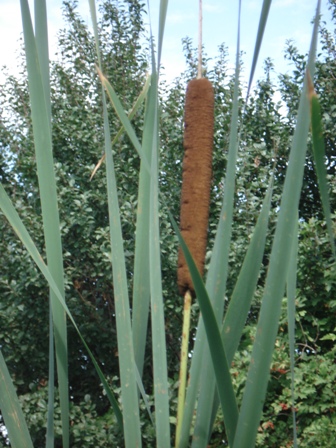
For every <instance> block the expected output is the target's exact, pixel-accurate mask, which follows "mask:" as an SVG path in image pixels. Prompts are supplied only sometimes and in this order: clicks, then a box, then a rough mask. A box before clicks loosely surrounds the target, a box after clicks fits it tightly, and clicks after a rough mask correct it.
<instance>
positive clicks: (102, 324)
mask: <svg viewBox="0 0 336 448" xmlns="http://www.w3.org/2000/svg"><path fill="white" fill-rule="evenodd" d="M329 1H330V8H331V14H332V17H333V20H334V23H335V27H336V1H335V0H329ZM63 13H64V18H65V21H66V28H65V29H64V30H62V31H61V32H60V34H59V51H58V59H57V62H52V63H51V89H52V107H53V111H52V112H53V149H54V157H55V169H56V173H57V181H58V194H59V209H60V216H61V227H62V237H63V249H64V263H65V273H66V298H67V303H68V306H69V308H70V310H71V313H72V314H73V316H74V319H75V320H76V322H77V324H78V326H79V327H80V330H81V332H82V334H83V336H84V338H85V339H86V341H87V343H88V344H89V346H90V347H91V349H92V350H93V353H94V355H95V356H96V359H97V360H98V361H99V363H100V364H101V366H102V369H103V371H104V373H105V375H107V378H108V379H109V381H110V383H111V384H112V385H113V387H114V390H115V391H116V392H118V388H119V381H118V375H119V372H118V352H117V343H116V329H115V316H114V303H113V280H112V273H111V266H110V263H109V257H110V246H109V236H108V216H107V198H106V181H105V170H104V166H102V167H101V168H100V169H99V170H98V172H97V174H96V175H95V177H94V178H93V180H92V181H90V174H91V172H92V170H93V168H94V166H95V165H96V163H97V162H98V160H99V159H100V158H101V156H102V153H103V123H102V107H101V101H100V84H99V81H98V77H97V73H96V70H95V66H94V64H95V51H94V42H93V38H92V35H91V34H90V32H89V31H88V29H87V26H86V24H85V22H84V21H83V20H81V18H80V17H79V15H78V13H77V12H76V2H75V1H64V7H63ZM100 13H101V14H100V38H101V49H102V53H103V63H104V73H105V75H106V76H107V78H108V79H109V80H110V82H111V83H112V85H113V86H114V88H115V90H116V91H117V93H118V95H119V97H120V99H121V101H122V103H123V106H124V108H125V110H126V111H128V110H130V109H131V107H132V105H133V103H134V102H135V100H136V98H137V96H138V95H139V93H140V91H141V89H142V86H143V84H144V82H145V78H146V71H147V70H148V61H147V55H148V41H147V40H146V39H147V37H146V34H145V27H144V14H145V11H144V5H143V4H142V2H141V1H137V0H123V1H118V2H117V1H114V0H107V1H101V2H100ZM334 37H335V33H334V30H327V29H325V28H324V27H323V24H322V27H321V30H320V39H321V42H322V46H321V48H322V50H321V53H320V54H319V56H318V63H317V71H316V79H315V85H316V89H317V92H318V94H319V97H320V101H321V106H322V110H323V121H324V126H325V143H326V151H327V160H326V164H327V170H328V174H329V181H330V197H331V201H332V210H335V205H336V204H335V202H336V180H335V163H336V142H335V138H336V60H335V56H336V45H335V42H334ZM183 51H184V54H185V58H186V70H185V72H184V73H182V74H181V76H179V77H178V78H176V79H175V80H174V81H173V82H172V83H169V84H168V83H167V82H164V81H163V82H162V84H161V98H162V101H161V120H162V122H161V181H160V184H161V189H162V190H163V192H164V194H165V197H167V198H168V199H169V204H168V205H169V207H170V209H171V211H172V212H173V215H174V216H175V218H176V219H178V217H179V201H180V185H181V162H182V157H183V146H182V139H183V106H184V94H185V88H186V83H187V82H188V80H190V79H192V78H193V77H195V75H196V62H197V54H196V50H195V48H194V44H193V42H191V41H190V40H189V39H187V38H186V39H185V40H184V41H183ZM205 51H206V49H205ZM227 51H228V50H227V48H226V47H225V44H223V45H221V46H220V47H219V49H218V55H217V56H216V58H215V60H213V61H209V60H207V58H206V57H205V61H206V66H208V67H206V68H207V71H206V76H207V77H208V78H209V79H210V80H211V81H212V82H213V86H214V89H215V101H216V106H215V115H216V119H215V135H214V167H213V182H212V203H211V213H210V224H209V231H210V238H209V240H210V242H209V250H210V248H211V242H212V241H213V238H214V230H215V228H216V223H217V220H218V215H219V207H220V205H221V197H222V194H223V188H224V174H225V168H226V154H227V149H228V135H229V124H230V111H231V104H232V96H233V79H232V73H231V71H230V70H229V67H228V60H227V59H228V52H227ZM285 57H286V59H288V63H289V72H288V73H287V74H283V75H280V76H278V77H276V75H275V74H274V72H273V67H272V61H271V60H270V59H269V60H266V61H265V63H264V64H265V65H264V67H265V71H264V76H263V78H262V79H260V80H258V82H257V83H256V87H255V90H254V92H253V93H252V95H251V98H250V99H249V101H248V102H247V104H246V103H245V99H244V96H243V94H242V95H241V110H240V118H241V123H242V124H241V142H240V152H239V162H238V170H239V171H238V175H237V185H236V204H235V217H234V224H233V243H232V251H231V254H232V255H231V265H230V273H229V282H228V285H229V289H228V291H227V299H228V300H229V298H230V294H231V290H232V288H233V285H234V283H235V280H236V277H237V274H238V272H239V268H240V264H241V262H242V257H243V255H244V253H245V250H246V247H247V243H248V240H249V236H250V235H251V232H252V230H253V226H254V224H255V221H256V218H257V216H258V213H259V211H260V205H261V201H262V199H263V196H264V193H265V190H266V188H267V184H268V179H269V174H270V172H271V171H272V170H274V172H275V189H274V196H273V211H272V216H271V224H270V230H269V236H271V235H272V229H273V227H274V222H275V221H276V219H277V207H278V206H279V197H280V194H281V191H282V185H283V180H284V175H285V171H286V160H287V156H288V152H289V147H290V141H291V137H292V134H293V130H294V126H295V120H296V111H297V106H298V100H299V92H300V89H301V85H302V81H303V76H304V72H305V61H306V57H305V55H301V54H299V52H298V50H297V49H296V47H295V42H291V41H289V42H288V44H287V47H286V51H285ZM23 61H24V59H23V57H22V59H21V62H22V66H20V70H19V71H18V73H17V74H15V75H12V74H8V76H7V80H6V82H5V83H4V85H2V86H1V91H0V180H1V182H2V183H3V185H4V187H5V189H6V191H7V192H8V193H9V194H10V196H11V198H12V200H13V202H14V204H15V206H16V208H17V210H18V212H19V214H20V216H21V218H22V219H23V221H24V223H25V225H26V226H27V228H28V230H29V231H30V232H31V234H32V235H33V238H34V241H35V242H36V243H37V245H38V247H39V249H40V250H41V252H42V253H44V250H43V231H42V221H41V216H40V202H39V195H38V183H37V176H36V169H35V160H34V148H33V138H32V127H31V118H30V109H29V98H28V89H27V79H26V75H25V67H24V62H23ZM210 62H211V64H210ZM243 63H244V57H242V64H243ZM163 80H164V71H163ZM241 89H242V92H243V90H244V86H243V85H242V86H241ZM276 91H278V92H279V93H280V95H281V99H282V102H283V103H282V104H280V103H276V102H275V100H274V93H275V92H276ZM109 117H110V125H111V129H112V132H113V133H114V135H115V134H116V133H117V131H118V130H119V128H120V124H119V122H118V119H117V117H116V116H115V114H114V111H113V110H112V108H111V110H110V115H109ZM133 125H134V127H135V129H136V130H137V132H138V134H139V135H140V133H141V130H142V126H143V109H140V110H139V111H138V113H137V115H136V116H135V118H134V119H133ZM114 135H112V137H113V136H114ZM309 144H310V143H309ZM114 152H115V164H116V173H117V176H118V179H117V181H118V186H119V198H120V207H121V213H122V224H123V234H124V240H125V251H126V257H127V267H128V272H129V281H130V287H132V270H133V253H134V232H135V213H136V206H137V203H136V202H137V182H138V169H139V158H138V156H137V154H136V152H135V150H134V148H133V147H132V145H131V143H130V142H129V140H128V138H127V137H126V136H125V135H123V136H122V137H121V138H120V140H119V141H118V143H117V144H116V145H115V147H114ZM165 207H166V204H163V205H162V219H161V232H162V240H161V248H162V269H163V281H164V284H163V292H164V299H165V311H166V337H167V348H168V369H169V379H170V385H171V414H172V415H176V395H177V381H178V369H179V363H178V358H179V340H180V333H181V323H182V315H181V313H182V300H181V299H180V298H179V297H178V292H177V286H176V259H177V239H176V237H175V235H174V232H173V231H172V228H171V225H170V222H169V220H168V218H167V214H166V209H165ZM1 223H2V224H1V229H0V253H1V262H0V263H1V278H0V347H1V350H2V352H3V355H4V357H5V359H6V362H7V364H8V366H9V369H10V372H11V375H12V378H13V380H14V383H15V385H16V387H17V391H18V394H19V397H20V400H21V402H22V405H23V408H24V411H25V413H26V415H27V419H28V424H29V428H30V431H31V434H32V439H33V443H34V446H35V447H37V448H39V447H42V446H44V438H45V424H46V400H47V387H46V385H47V378H48V312H49V311H48V310H49V306H48V287H47V284H46V282H45V280H44V279H43V278H42V276H41V275H40V273H39V272H38V271H37V269H36V267H35V266H34V264H33V262H32V261H31V260H30V258H29V256H28V255H27V253H26V251H25V249H24V248H23V247H22V245H21V243H20V242H19V241H18V240H17V238H16V236H15V235H14V233H13V231H12V230H11V228H10V226H9V225H8V224H7V222H6V221H5V220H4V219H1ZM269 248H270V241H269V244H268V248H267V250H266V253H265V256H264V260H263V270H262V273H261V276H260V280H259V284H258V288H257V291H256V294H255V300H254V302H253V306H252V309H251V312H250V316H249V320H248V322H247V326H246V330H245V332H244V337H243V340H242V341H241V345H240V348H239V351H238V353H237V355H236V357H235V360H234V363H233V366H232V372H233V378H234V382H235V386H236V388H237V390H238V394H239V393H240V392H241V391H242V388H243V386H244V378H245V373H246V368H247V366H248V363H249V353H250V349H251V346H252V342H253V335H254V328H255V322H256V319H257V316H258V310H259V304H260V302H259V301H260V296H261V291H262V288H263V281H264V274H265V271H266V270H267V264H268V255H267V254H268V252H269ZM209 255H210V253H208V254H207V260H208V259H209ZM335 286H336V276H335V263H334V262H333V260H332V258H331V250H330V246H329V243H328V240H327V235H326V226H325V223H324V221H323V213H322V209H321V204H320V198H319V193H318V187H317V182H316V176H315V173H314V167H313V162H312V157H311V153H309V156H308V159H307V165H306V170H305V177H304V186H303V191H302V195H301V202H300V237H299V267H298V284H297V300H296V305H297V314H296V349H297V352H296V366H295V374H296V383H295V386H296V394H297V402H296V408H297V426H298V436H299V440H300V443H301V445H300V446H302V447H312V446H316V447H330V446H331V445H330V443H332V441H334V440H335V439H336V398H335V388H336V365H335V357H336V353H335V351H336V350H335V339H336V332H335V326H336V323H335V322H336V319H335V317H336V300H335V297H336V296H335V292H336V288H335ZM283 306H284V308H283V309H284V312H283V319H282V321H281V324H280V328H279V334H278V338H277V342H276V348H275V352H274V359H273V363H272V367H271V372H270V384H269V389H268V390H269V393H268V398H267V401H266V404H265V408H264V416H263V421H262V422H261V425H260V428H259V433H258V445H257V446H263V447H265V446H266V447H274V448H279V447H290V446H292V437H293V436H292V416H291V401H290V372H289V348H288V340H287V339H288V338H287V323H286V302H285V301H284V305H283ZM197 311H198V310H197V306H196V305H193V312H192V318H193V328H195V324H196V322H197ZM193 334H194V329H193V330H192V332H191V340H190V344H191V349H192V343H193V339H192V336H193ZM69 359H70V365H69V374H70V395H71V428H72V433H71V446H72V447H80V448H88V447H92V448H94V447H108V446H110V447H114V446H118V444H119V446H122V441H121V440H120V434H119V433H118V430H117V426H116V425H115V418H114V416H113V413H112V411H111V409H110V406H109V403H108V400H107V398H106V397H105V395H104V393H103V388H102V386H101V385H100V382H99V379H98V377H97V375H96V373H95V370H94V367H93V365H92V364H91V362H90V360H88V358H87V356H86V353H85V351H84V349H83V346H82V343H81V342H80V340H79V338H78V336H77V333H76V332H75V331H74V329H73V328H72V326H71V324H69ZM146 359H147V362H146V365H145V368H144V385H145V388H146V387H147V388H146V390H147V393H149V394H151V392H152V391H151V390H150V389H148V387H149V385H150V384H151V376H152V365H151V360H150V347H148V356H147V358H146ZM150 402H151V400H150ZM0 419H1V416H0ZM0 423H1V420H0ZM58 424H59V423H58ZM143 425H144V428H143V434H144V436H143V437H144V445H145V446H149V447H150V446H154V442H153V436H154V433H153V429H152V427H151V425H150V422H149V421H148V420H147V417H146V413H145V410H143ZM56 431H58V433H59V432H60V426H58V427H57V428H56ZM0 439H1V435H0ZM223 439H225V434H224V428H223V424H222V419H221V417H220V415H219V416H218V418H217V420H216V424H215V428H214V436H213V439H212V441H211V445H210V446H214V447H216V446H220V445H221V444H222V440H223ZM59 440H61V439H59ZM59 443H60V445H59V446H61V442H60V441H59ZM0 446H6V438H5V436H3V437H2V441H1V440H0Z"/></svg>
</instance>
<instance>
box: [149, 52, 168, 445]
mask: <svg viewBox="0 0 336 448" xmlns="http://www.w3.org/2000/svg"><path fill="white" fill-rule="evenodd" d="M153 65H154V60H153ZM152 80H153V82H152V85H151V88H150V91H149V104H148V108H149V109H152V110H153V112H154V121H153V123H152V127H151V129H152V135H153V137H152V142H151V144H152V150H151V154H152V155H151V178H150V205H149V234H150V245H149V279H150V282H149V283H150V297H151V324H152V351H153V367H154V400H155V409H156V414H155V424H156V444H157V447H160V448H161V447H162V448H165V447H167V448H169V447H170V421H169V394H168V370H167V349H166V332H165V322H164V309H163V295H162V271H161V251H160V229H159V160H158V159H159V151H158V148H159V129H158V123H159V117H158V113H159V112H158V74H157V72H154V73H153V74H152Z"/></svg>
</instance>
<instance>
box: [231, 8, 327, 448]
mask: <svg viewBox="0 0 336 448" xmlns="http://www.w3.org/2000/svg"><path fill="white" fill-rule="evenodd" d="M319 10H320V2H318V6H317V11H316V18H315V24H314V30H313V35H312V43H311V47H310V52H309V59H308V69H307V70H308V71H309V72H310V76H313V73H314V59H315V52H316V43H317V35H318V18H319ZM309 118H310V117H309V99H308V89H307V76H306V78H305V82H304V86H303V90H302V94H301V99H300V105H299V111H298V119H297V126H296V129H295V132H294V136H293V141H292V148H291V152H290V156H289V162H288V169H287V173H286V179H285V185H284V191H283V196H282V200H281V205H280V211H279V217H278V223H277V227H276V231H275V235H274V242H273V246H272V251H271V256H270V264H269V269H268V275H267V279H266V284H265V290H264V295H263V298H262V304H261V310H260V315H259V320H258V325H257V331H256V338H255V341H254V345H253V351H252V355H251V363H250V367H249V372H248V376H247V380H246V386H245V391H244V395H243V401H242V406H241V410H240V414H239V421H238V428H239V430H238V431H237V432H236V435H235V441H234V445H233V448H241V447H244V448H245V447H246V448H249V447H251V448H252V447H253V446H254V442H255V437H256V434H257V430H258V425H259V421H260V417H261V412H262V406H263V402H264V398H265V394H266V389H267V383H268V379H269V368H270V363H271V359H272V353H273V349H274V343H275V339H276V335H277V330H278V324H279V318H280V312H281V301H282V298H283V294H284V291H285V283H286V278H287V271H288V264H289V260H290V256H291V250H292V241H293V232H294V230H295V220H296V219H297V211H298V205H299V197H300V192H301V186H302V179H303V171H304V165H305V156H306V150H307V136H308V129H309Z"/></svg>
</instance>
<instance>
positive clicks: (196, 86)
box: [176, 0, 214, 446]
mask: <svg viewBox="0 0 336 448" xmlns="http://www.w3.org/2000/svg"><path fill="white" fill-rule="evenodd" d="M213 132H214V91H213V87H212V84H211V82H210V81H209V80H208V79H206V78H203V77H202V0H199V39H198V75H197V79H192V80H191V81H189V83H188V86H187V92H186V98H185V109H184V138H183V146H184V158H183V173H182V192H181V211H180V230H181V236H182V237H183V239H184V241H185V243H186V244H187V246H188V247H189V250H190V252H191V255H192V257H193V259H194V261H195V263H196V266H197V269H198V271H199V272H200V274H201V276H203V272H204V259H205V252H206V245H207V233H208V217H209V206H210V186H211V174H212V150H213ZM177 283H178V289H179V293H180V295H181V296H182V297H184V307H183V329H182V346H181V365H180V377H179V393H178V410H177V429H176V446H178V442H179V437H180V430H181V420H182V418H183V408H184V399H185V386H186V375H187V361H188V340H189V328H190V307H191V300H192V297H193V296H195V288H194V285H193V281H192V278H191V275H190V271H189V268H188V265H187V262H186V259H185V257H184V254H183V251H182V249H181V248H180V249H179V253H178V269H177Z"/></svg>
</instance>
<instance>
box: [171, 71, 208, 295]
mask: <svg viewBox="0 0 336 448" xmlns="http://www.w3.org/2000/svg"><path fill="white" fill-rule="evenodd" d="M184 120H185V128H184V141H183V145H184V151H185V152H184V159H183V175H182V176H183V178H182V194H181V216H180V228H181V234H182V236H183V238H184V239H185V241H186V243H187V245H188V247H189V250H190V252H191V255H192V256H193V258H194V260H195V263H196V266H197V268H198V270H199V271H200V273H201V275H203V270H204V258H205V251H206V244H207V231H208V217H209V203H210V185H211V173H212V169H211V167H212V146H213V132H214V93H213V88H212V85H211V82H210V81H209V80H208V79H206V78H201V79H193V80H192V81H190V82H189V84H188V87H187V93H186V103H185V117H184ZM177 275H178V287H179V293H180V294H181V296H183V295H184V294H185V292H186V291H188V290H189V291H190V292H191V294H192V295H195V291H194V287H193V284H192V280H191V277H190V273H189V269H188V266H187V264H186V261H185V258H184V256H183V253H182V251H181V249H180V250H179V257H178V274H177Z"/></svg>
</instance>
